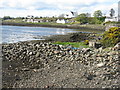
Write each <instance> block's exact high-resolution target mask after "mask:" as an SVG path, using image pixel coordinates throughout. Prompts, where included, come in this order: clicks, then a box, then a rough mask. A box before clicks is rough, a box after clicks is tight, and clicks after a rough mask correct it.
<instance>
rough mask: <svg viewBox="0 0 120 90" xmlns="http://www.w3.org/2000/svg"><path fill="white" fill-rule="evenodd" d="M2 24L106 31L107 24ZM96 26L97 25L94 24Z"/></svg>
mask: <svg viewBox="0 0 120 90" xmlns="http://www.w3.org/2000/svg"><path fill="white" fill-rule="evenodd" d="M1 25H12V26H29V27H53V28H68V29H81V30H101V31H105V26H99V27H87V26H81V25H64V24H63V25H62V24H61V25H52V24H40V23H38V24H36V23H21V22H19V23H16V22H2V23H1ZM93 26H95V25H93Z"/></svg>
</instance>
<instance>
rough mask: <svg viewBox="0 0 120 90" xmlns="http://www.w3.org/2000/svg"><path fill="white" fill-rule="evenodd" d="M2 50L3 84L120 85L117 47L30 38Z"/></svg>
mask: <svg viewBox="0 0 120 90" xmlns="http://www.w3.org/2000/svg"><path fill="white" fill-rule="evenodd" d="M2 53H3V71H2V72H3V73H2V74H3V83H2V84H3V88H120V83H119V80H120V77H119V76H120V74H119V57H118V53H119V51H116V50H112V48H109V49H107V51H106V50H104V49H93V48H86V49H85V48H83V49H71V48H69V46H61V45H55V44H52V43H51V42H44V41H43V42H41V41H32V42H31V41H30V42H19V43H14V44H4V45H2ZM106 56H107V57H106Z"/></svg>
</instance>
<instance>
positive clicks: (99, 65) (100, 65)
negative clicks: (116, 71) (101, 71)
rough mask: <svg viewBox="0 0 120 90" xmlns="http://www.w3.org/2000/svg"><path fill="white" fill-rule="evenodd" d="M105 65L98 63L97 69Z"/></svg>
mask: <svg viewBox="0 0 120 90" xmlns="http://www.w3.org/2000/svg"><path fill="white" fill-rule="evenodd" d="M104 65H105V64H104V63H103V62H101V63H98V64H97V67H103V66H104Z"/></svg>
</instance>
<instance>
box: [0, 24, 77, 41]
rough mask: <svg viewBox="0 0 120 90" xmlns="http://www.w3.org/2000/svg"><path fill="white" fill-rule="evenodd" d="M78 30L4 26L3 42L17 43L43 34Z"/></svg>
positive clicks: (34, 38)
mask: <svg viewBox="0 0 120 90" xmlns="http://www.w3.org/2000/svg"><path fill="white" fill-rule="evenodd" d="M70 32H76V31H74V30H72V29H63V28H62V29H61V28H48V27H47V28H46V27H25V26H24V27H23V26H2V43H13V42H14V43H15V42H18V41H27V40H38V39H40V38H41V37H42V36H50V35H56V34H62V35H64V34H66V33H70Z"/></svg>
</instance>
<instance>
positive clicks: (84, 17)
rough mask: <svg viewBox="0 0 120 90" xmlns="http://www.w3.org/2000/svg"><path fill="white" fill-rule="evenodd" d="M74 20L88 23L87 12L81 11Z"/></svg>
mask: <svg viewBox="0 0 120 90" xmlns="http://www.w3.org/2000/svg"><path fill="white" fill-rule="evenodd" d="M76 21H79V22H80V23H81V24H85V23H88V19H87V14H86V13H81V14H80V15H78V16H77V17H76Z"/></svg>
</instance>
